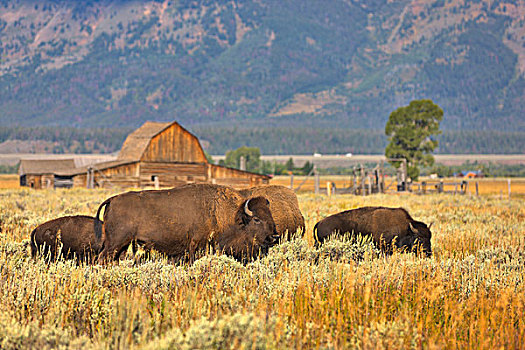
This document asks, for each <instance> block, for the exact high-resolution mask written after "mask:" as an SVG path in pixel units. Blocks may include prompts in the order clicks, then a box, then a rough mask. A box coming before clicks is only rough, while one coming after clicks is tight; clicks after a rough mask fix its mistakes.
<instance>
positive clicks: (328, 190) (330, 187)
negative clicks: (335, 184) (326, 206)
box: [326, 181, 332, 197]
mask: <svg viewBox="0 0 525 350" xmlns="http://www.w3.org/2000/svg"><path fill="white" fill-rule="evenodd" d="M326 194H327V195H328V197H330V196H331V195H332V186H331V184H330V181H326Z"/></svg>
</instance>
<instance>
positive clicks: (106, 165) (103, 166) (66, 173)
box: [56, 159, 135, 176]
mask: <svg viewBox="0 0 525 350" xmlns="http://www.w3.org/2000/svg"><path fill="white" fill-rule="evenodd" d="M131 163H135V161H134V160H125V159H124V160H112V161H108V162H102V163H96V164H91V165H86V166H82V167H78V168H70V169H64V170H63V171H60V172H58V173H56V174H57V175H63V176H73V175H79V174H85V173H86V172H87V171H88V169H89V168H92V169H93V170H105V169H110V168H115V167H118V166H121V165H126V164H131Z"/></svg>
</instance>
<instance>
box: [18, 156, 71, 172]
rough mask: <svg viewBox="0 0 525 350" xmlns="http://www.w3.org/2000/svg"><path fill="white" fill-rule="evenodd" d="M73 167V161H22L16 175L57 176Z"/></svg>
mask: <svg viewBox="0 0 525 350" xmlns="http://www.w3.org/2000/svg"><path fill="white" fill-rule="evenodd" d="M74 167H75V160H74V159H22V160H20V167H19V169H18V174H19V175H26V174H58V173H60V172H61V171H67V170H70V169H72V168H74Z"/></svg>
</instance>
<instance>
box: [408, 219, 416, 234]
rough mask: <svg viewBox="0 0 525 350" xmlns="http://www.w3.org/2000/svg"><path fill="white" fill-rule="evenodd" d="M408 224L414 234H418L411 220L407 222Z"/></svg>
mask: <svg viewBox="0 0 525 350" xmlns="http://www.w3.org/2000/svg"><path fill="white" fill-rule="evenodd" d="M408 226H409V227H410V231H412V232H413V233H414V234H416V235H417V234H419V231H418V230H417V228H415V227H414V225H412V223H411V222H409V223H408Z"/></svg>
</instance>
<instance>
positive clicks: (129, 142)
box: [118, 122, 176, 161]
mask: <svg viewBox="0 0 525 350" xmlns="http://www.w3.org/2000/svg"><path fill="white" fill-rule="evenodd" d="M175 123H176V122H170V123H158V122H146V123H144V125H142V126H141V127H140V128H138V129H137V130H135V131H133V132H132V133H131V134H129V135H128V137H127V138H126V141H124V144H123V145H122V149H121V150H120V153H119V155H118V160H124V159H127V160H136V161H138V160H140V159H141V157H142V155H143V154H144V151H146V148H147V147H148V145H149V143H150V141H151V139H152V138H153V137H155V136H156V135H158V134H159V133H161V132H162V131H163V130H165V129H166V128H168V127H169V126H170V125H172V124H175Z"/></svg>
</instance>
